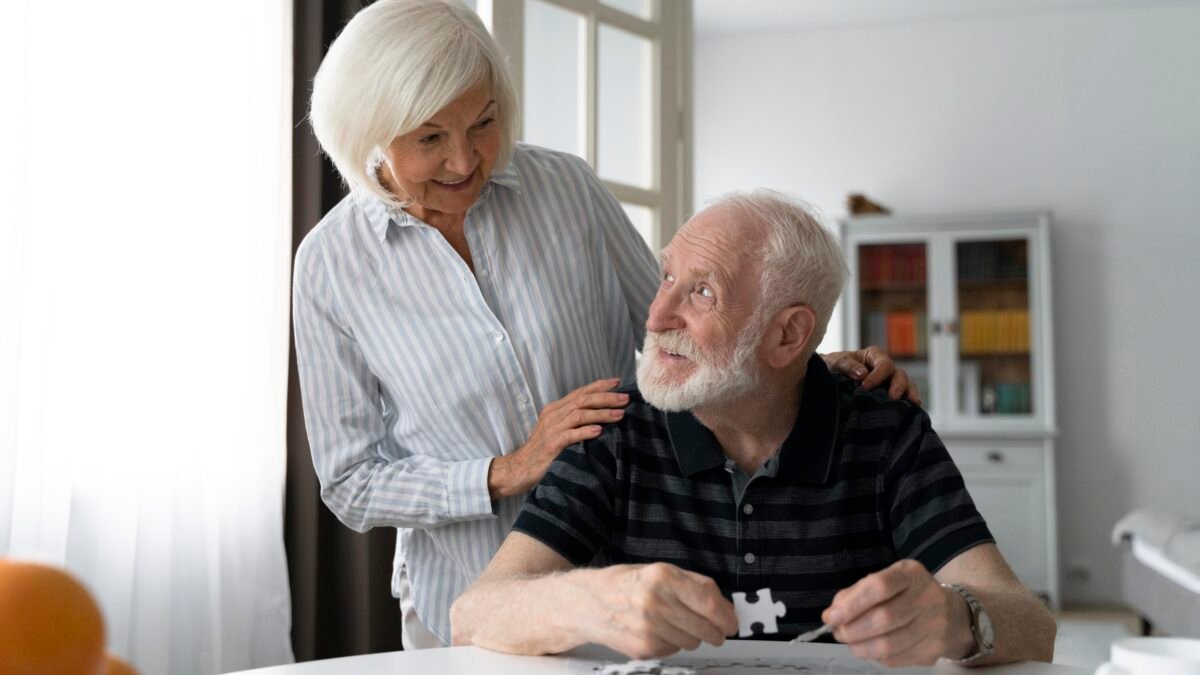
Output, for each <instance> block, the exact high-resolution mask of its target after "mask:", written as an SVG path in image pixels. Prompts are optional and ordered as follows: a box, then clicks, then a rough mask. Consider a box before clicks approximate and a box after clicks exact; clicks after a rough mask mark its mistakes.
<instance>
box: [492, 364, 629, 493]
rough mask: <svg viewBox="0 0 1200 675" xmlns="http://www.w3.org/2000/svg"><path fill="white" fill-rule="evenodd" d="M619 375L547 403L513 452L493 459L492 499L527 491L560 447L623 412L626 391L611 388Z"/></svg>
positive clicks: (585, 437)
mask: <svg viewBox="0 0 1200 675" xmlns="http://www.w3.org/2000/svg"><path fill="white" fill-rule="evenodd" d="M619 382H620V379H618V378H611V379H607V380H596V381H595V382H593V383H591V384H588V385H585V386H582V387H580V388H578V389H576V390H575V391H573V392H571V393H569V394H567V395H566V396H564V397H562V398H560V399H558V400H557V401H555V402H553V403H550V404H548V405H546V407H545V408H542V412H541V413H540V414H539V415H538V423H537V426H536V427H534V428H533V433H532V434H530V435H529V440H528V441H526V442H525V445H522V446H521V447H520V448H518V449H517V451H516V452H514V453H512V454H509V455H504V456H503V457H498V458H496V459H494V460H492V465H491V468H490V470H489V471H488V491H489V492H490V493H491V495H492V499H500V498H502V497H508V496H511V495H519V494H524V493H526V492H529V491H530V490H531V489H533V486H535V485H537V484H538V481H540V480H541V479H542V476H543V475H544V474H545V473H546V470H547V469H549V468H550V463H551V462H553V461H554V458H555V457H558V453H560V452H562V449H563V448H565V447H567V446H568V445H571V444H572V443H578V442H580V441H586V440H588V439H591V438H596V437H597V436H599V435H600V429H601V427H600V425H601V424H604V423H607V422H616V421H617V420H619V419H621V418H622V417H623V416H624V415H625V406H626V405H628V404H629V394H618V393H614V392H613V391H612V389H613V387H616V386H617V384H618V383H619Z"/></svg>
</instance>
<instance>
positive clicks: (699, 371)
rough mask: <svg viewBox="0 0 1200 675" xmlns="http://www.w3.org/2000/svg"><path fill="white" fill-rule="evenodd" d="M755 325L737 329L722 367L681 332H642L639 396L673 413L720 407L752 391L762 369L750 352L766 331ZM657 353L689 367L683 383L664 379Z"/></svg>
mask: <svg viewBox="0 0 1200 675" xmlns="http://www.w3.org/2000/svg"><path fill="white" fill-rule="evenodd" d="M759 323H760V322H758V321H751V323H750V325H748V326H746V328H744V329H742V332H741V334H739V335H738V341H737V347H736V348H735V349H734V351H733V354H731V355H730V356H729V358H728V359H725V361H726V363H725V364H724V365H717V363H716V359H715V358H714V357H713V356H712V355H711V354H705V353H703V352H702V351H701V350H700V348H699V347H698V346H697V345H696V343H695V342H694V341H693V340H692V338H691V336H689V335H688V334H687V333H686V332H684V331H682V330H670V331H663V332H661V333H652V332H650V331H646V342H645V344H644V345H643V347H642V361H641V363H639V364H638V369H637V383H638V389H639V390H641V392H642V397H643V398H645V399H646V402H647V403H649V404H650V405H652V406H654V407H655V408H658V409H659V410H665V411H668V412H678V411H681V410H694V409H696V408H705V407H712V406H717V405H722V404H726V403H729V402H732V401H736V400H738V399H740V398H743V397H745V396H746V395H748V394H750V393H751V392H752V391H754V390H755V389H758V388H759V387H760V385H761V384H762V371H761V369H760V368H759V367H758V363H757V362H756V361H755V352H756V351H757V347H758V343H759V342H760V341H761V340H762V336H763V333H764V332H765V328H766V326H761V327H760V326H759V325H758V324H759ZM659 349H662V350H664V351H667V352H670V353H672V354H678V355H680V356H683V357H684V358H687V359H688V360H689V361H691V362H692V363H693V364H694V366H695V368H694V369H693V371H692V372H691V374H690V375H687V376H686V379H684V381H683V382H678V383H675V382H671V381H669V379H668V378H669V375H668V369H667V367H666V365H665V364H664V363H663V362H662V358H661V357H660V356H659V354H658V350H659Z"/></svg>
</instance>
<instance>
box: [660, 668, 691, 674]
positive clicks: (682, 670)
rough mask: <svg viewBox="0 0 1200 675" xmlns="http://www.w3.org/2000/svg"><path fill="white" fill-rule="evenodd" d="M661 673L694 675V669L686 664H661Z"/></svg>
mask: <svg viewBox="0 0 1200 675" xmlns="http://www.w3.org/2000/svg"><path fill="white" fill-rule="evenodd" d="M662 675H696V671H695V670H693V669H691V668H688V667H687V666H663V669H662Z"/></svg>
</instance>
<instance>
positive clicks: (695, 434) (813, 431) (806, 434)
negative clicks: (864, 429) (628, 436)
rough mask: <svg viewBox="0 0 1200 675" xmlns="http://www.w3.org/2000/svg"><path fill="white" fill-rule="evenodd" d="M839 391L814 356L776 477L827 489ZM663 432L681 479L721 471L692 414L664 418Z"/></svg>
mask: <svg viewBox="0 0 1200 675" xmlns="http://www.w3.org/2000/svg"><path fill="white" fill-rule="evenodd" d="M839 407H840V406H839V403H838V390H837V385H836V384H835V383H834V380H833V375H831V374H830V372H829V369H828V368H826V367H825V362H824V361H823V360H821V357H819V356H817V355H816V354H813V355H812V357H811V358H809V360H808V371H807V373H806V374H805V376H804V394H803V398H802V399H801V401H800V414H798V415H796V423H795V424H794V425H793V426H792V431H791V433H790V434H788V437H787V440H785V441H784V442H783V447H782V448H781V449H780V451H779V455H778V458H779V469H778V470H779V476H781V477H784V478H788V479H791V480H795V481H799V482H804V483H825V482H827V481H828V480H829V475H830V473H831V470H832V468H833V447H834V442H835V441H836V440H837V429H838V416H839ZM667 431H668V433H669V434H670V437H671V446H672V448H673V449H674V450H675V459H676V461H677V462H679V469H680V470H681V471H682V472H683V475H685V476H688V477H691V476H694V475H695V474H698V473H700V472H701V471H707V470H709V469H712V468H715V467H720V466H724V464H725V454H724V453H723V452H722V451H721V446H720V444H718V443H717V438H716V436H714V435H713V433H712V432H711V431H709V430H708V428H707V427H705V426H704V425H703V424H701V423H700V421H699V420H697V419H696V417H695V416H694V415H692V413H691V412H688V411H684V412H673V413H667Z"/></svg>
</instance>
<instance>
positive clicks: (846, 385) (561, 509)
mask: <svg viewBox="0 0 1200 675" xmlns="http://www.w3.org/2000/svg"><path fill="white" fill-rule="evenodd" d="M631 394H632V395H631V402H630V404H629V407H628V409H627V410H626V413H625V417H624V418H623V419H622V420H621V421H620V422H618V423H616V424H613V425H610V426H609V427H607V428H606V429H605V430H604V433H603V434H602V435H601V436H600V437H599V438H597V439H595V440H593V441H589V442H587V443H584V444H582V445H575V446H571V447H569V448H567V449H566V450H564V451H563V452H562V454H561V455H559V457H558V459H556V460H555V461H554V463H553V464H552V465H551V467H550V470H549V471H548V472H547V473H546V476H545V477H544V478H543V479H542V481H541V483H540V484H539V485H538V486H537V488H536V489H535V490H534V491H533V492H532V493H530V495H529V498H528V500H527V501H526V503H525V506H524V508H523V510H522V511H521V514H520V516H518V518H517V522H516V525H514V529H516V530H519V531H521V532H524V533H526V534H528V535H530V536H532V537H534V538H536V539H538V540H540V541H542V542H543V543H545V544H546V545H547V546H550V547H551V548H553V549H554V550H555V551H558V552H559V553H560V554H562V555H563V556H564V557H566V558H567V559H568V560H570V561H571V562H573V563H575V564H576V565H586V564H589V563H590V564H622V563H650V562H669V563H673V564H675V565H678V566H679V567H682V568H684V569H686V570H690V571H693V572H697V573H700V574H704V575H706V576H709V577H712V578H713V580H715V581H716V582H717V584H718V586H720V588H721V590H722V592H723V593H725V595H726V596H729V595H730V594H732V593H734V592H737V591H742V592H746V593H749V594H750V596H751V597H753V594H754V592H756V591H757V590H758V589H760V588H770V589H771V594H772V597H773V599H775V600H781V601H782V602H783V603H784V605H786V607H787V614H786V615H785V616H784V617H783V618H782V619H780V621H779V629H780V632H779V634H778V635H775V636H773V637H775V638H778V639H785V638H789V637H792V636H794V635H796V634H797V633H800V632H803V631H806V630H809V629H811V628H814V627H815V626H817V625H820V623H821V620H820V614H821V611H822V610H824V609H825V608H826V607H827V606H829V603H830V601H831V600H832V599H833V596H834V594H835V593H837V592H838V591H839V590H841V589H842V588H845V587H847V586H850V585H852V584H854V583H855V582H856V581H858V580H859V579H861V578H862V577H863V576H865V575H867V574H870V573H871V572H875V571H878V570H881V569H883V568H885V567H887V566H888V565H890V564H892V563H893V562H895V561H897V560H900V559H903V558H912V559H915V560H917V561H919V562H921V563H923V564H924V565H925V567H926V568H928V569H929V570H930V571H931V572H936V571H937V570H938V569H939V568H941V566H942V565H944V564H945V563H947V562H948V561H950V560H951V559H952V558H954V557H955V556H957V555H958V554H959V553H962V552H963V551H965V550H967V549H969V548H971V547H974V546H977V545H979V544H981V543H984V542H990V541H993V538H992V535H991V532H990V531H989V530H988V527H987V524H986V523H984V520H983V518H982V517H981V516H980V515H979V512H978V511H977V510H976V509H975V504H974V502H972V500H971V497H970V495H969V494H967V490H966V487H965V486H964V485H963V480H962V476H961V474H960V473H959V471H958V468H957V467H956V466H955V465H954V462H953V461H952V460H951V459H950V456H949V454H948V453H947V452H946V449H945V447H944V446H943V445H942V442H941V440H939V438H938V436H937V434H936V433H934V431H933V429H932V428H931V427H930V423H929V416H928V415H927V414H926V413H925V412H924V411H923V410H921V409H920V408H918V407H916V406H913V405H911V404H909V403H906V402H900V401H891V400H889V399H888V398H887V396H886V394H884V393H883V392H881V391H866V390H864V389H863V388H861V387H859V386H858V385H857V383H855V382H854V381H853V380H850V379H849V378H846V377H843V376H833V375H831V374H830V372H829V370H828V369H827V368H826V367H825V364H824V362H823V361H821V359H820V358H818V357H815V356H814V357H813V358H812V359H811V360H810V362H809V364H808V375H807V377H806V378H805V382H804V395H803V398H802V402H801V408H800V413H799V415H798V416H797V418H796V424H795V426H794V427H793V429H792V432H791V434H790V435H789V436H788V439H787V440H786V441H785V442H784V444H783V447H782V448H781V449H780V452H779V455H778V460H779V461H778V466H777V467H776V468H777V471H776V474H775V475H774V476H764V475H758V476H756V477H755V478H754V479H753V480H751V481H750V483H749V484H748V485H747V486H746V488H745V491H744V492H743V493H742V497H741V500H740V501H735V498H734V490H731V489H730V476H729V474H728V472H727V471H726V468H725V465H726V458H725V455H724V454H723V453H722V452H721V448H720V446H719V445H718V444H717V441H716V438H715V437H714V436H713V435H712V433H711V432H710V431H709V430H708V429H706V428H705V427H704V426H702V425H701V424H700V423H699V422H698V421H697V420H696V418H695V417H694V416H692V415H691V414H690V413H664V412H662V411H660V410H657V409H655V408H653V407H651V406H650V405H649V404H648V403H646V402H645V401H644V400H643V399H642V398H641V397H640V396H639V395H637V392H636V391H633V392H631ZM758 637H772V636H758Z"/></svg>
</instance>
